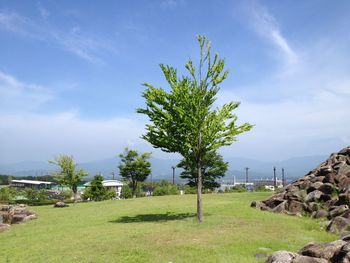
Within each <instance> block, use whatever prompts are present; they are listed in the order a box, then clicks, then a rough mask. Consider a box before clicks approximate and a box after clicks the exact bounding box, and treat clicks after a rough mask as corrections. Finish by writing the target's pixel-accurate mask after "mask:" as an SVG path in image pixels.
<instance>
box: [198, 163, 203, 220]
mask: <svg viewBox="0 0 350 263" xmlns="http://www.w3.org/2000/svg"><path fill="white" fill-rule="evenodd" d="M197 172H198V180H197V220H198V222H199V223H201V222H202V221H203V209H202V165H201V162H200V161H198V163H197Z"/></svg>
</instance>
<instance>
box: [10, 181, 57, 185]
mask: <svg viewBox="0 0 350 263" xmlns="http://www.w3.org/2000/svg"><path fill="white" fill-rule="evenodd" d="M11 183H20V184H34V185H40V184H55V183H53V182H45V181H35V180H12V181H11Z"/></svg>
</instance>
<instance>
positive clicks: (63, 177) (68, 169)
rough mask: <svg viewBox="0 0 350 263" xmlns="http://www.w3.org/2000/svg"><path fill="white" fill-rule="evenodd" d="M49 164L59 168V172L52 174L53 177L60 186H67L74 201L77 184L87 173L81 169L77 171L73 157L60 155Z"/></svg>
mask: <svg viewBox="0 0 350 263" xmlns="http://www.w3.org/2000/svg"><path fill="white" fill-rule="evenodd" d="M49 163H52V164H55V165H57V166H59V168H60V171H59V172H54V173H53V176H54V178H55V179H56V180H57V182H59V183H60V184H61V185H65V186H68V187H70V188H71V189H72V191H73V193H74V200H75V201H76V195H77V191H78V184H79V183H80V182H81V181H82V178H83V177H84V176H86V175H87V173H86V172H85V171H84V170H83V169H82V168H81V169H79V170H77V165H76V164H75V162H74V158H73V156H68V155H64V154H61V155H59V156H57V157H56V158H55V160H53V161H49Z"/></svg>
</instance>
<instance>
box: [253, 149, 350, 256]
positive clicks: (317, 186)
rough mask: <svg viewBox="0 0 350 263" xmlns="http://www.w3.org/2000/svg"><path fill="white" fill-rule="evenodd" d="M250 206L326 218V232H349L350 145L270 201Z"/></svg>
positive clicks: (254, 203)
mask: <svg viewBox="0 0 350 263" xmlns="http://www.w3.org/2000/svg"><path fill="white" fill-rule="evenodd" d="M251 206H252V207H255V208H258V209H261V210H266V211H271V212H276V213H286V214H291V215H300V216H301V215H305V214H309V215H311V217H312V218H325V219H328V220H330V223H329V224H328V226H327V230H328V231H331V232H336V233H338V232H339V233H341V232H344V231H347V230H350V229H348V228H349V226H350V209H349V207H350V146H348V147H346V148H344V149H343V150H341V151H340V152H338V153H333V154H332V155H331V156H330V157H329V158H328V159H327V160H326V161H325V162H323V163H322V164H320V165H319V166H318V167H317V168H315V169H314V170H312V171H310V172H309V173H308V174H306V175H305V176H303V177H301V178H299V179H298V180H297V181H295V182H293V183H291V184H289V185H288V186H286V187H285V188H283V189H282V190H281V191H280V192H278V193H277V194H275V195H273V196H272V197H270V198H269V199H267V200H265V201H262V202H256V201H253V202H252V204H251ZM349 262H350V261H349Z"/></svg>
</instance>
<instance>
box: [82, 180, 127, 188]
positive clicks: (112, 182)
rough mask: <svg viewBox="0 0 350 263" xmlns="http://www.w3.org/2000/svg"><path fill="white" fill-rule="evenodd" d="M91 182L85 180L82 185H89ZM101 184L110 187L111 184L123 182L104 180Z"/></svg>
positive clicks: (118, 184)
mask: <svg viewBox="0 0 350 263" xmlns="http://www.w3.org/2000/svg"><path fill="white" fill-rule="evenodd" d="M90 183H91V182H87V183H85V184H84V186H90ZM102 185H103V186H106V187H111V186H123V185H124V184H123V183H122V182H120V181H118V180H104V181H102Z"/></svg>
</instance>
